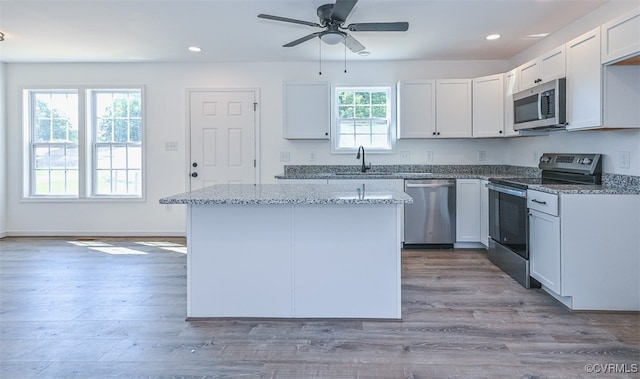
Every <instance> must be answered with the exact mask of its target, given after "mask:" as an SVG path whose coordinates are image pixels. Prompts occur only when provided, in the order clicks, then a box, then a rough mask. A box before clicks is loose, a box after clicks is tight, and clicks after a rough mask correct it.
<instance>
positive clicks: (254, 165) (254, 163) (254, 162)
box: [253, 159, 258, 168]
mask: <svg viewBox="0 0 640 379" xmlns="http://www.w3.org/2000/svg"><path fill="white" fill-rule="evenodd" d="M253 167H254V168H256V167H258V166H257V164H256V160H255V159H254V160H253Z"/></svg>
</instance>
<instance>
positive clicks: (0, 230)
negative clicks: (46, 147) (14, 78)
mask: <svg viewBox="0 0 640 379" xmlns="http://www.w3.org/2000/svg"><path fill="white" fill-rule="evenodd" d="M5 81H6V79H5V64H4V63H2V62H0V238H2V237H6V235H7V196H6V195H7V142H6V138H7V137H6V135H7V133H6V112H5V109H6V107H5Z"/></svg>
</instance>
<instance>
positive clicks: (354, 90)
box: [332, 86, 395, 152]
mask: <svg viewBox="0 0 640 379" xmlns="http://www.w3.org/2000/svg"><path fill="white" fill-rule="evenodd" d="M334 94H335V97H334V99H335V113H334V114H335V115H336V116H335V118H334V122H333V133H332V136H333V150H334V152H355V151H356V150H357V149H358V147H359V146H363V147H364V148H365V149H367V150H369V151H379V152H384V151H386V152H391V151H392V150H393V146H394V140H395V133H394V128H393V125H392V120H393V117H392V114H393V109H394V106H393V105H394V104H392V100H393V93H392V87H390V86H386V87H336V88H335V91H334Z"/></svg>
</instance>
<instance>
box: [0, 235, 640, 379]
mask: <svg viewBox="0 0 640 379" xmlns="http://www.w3.org/2000/svg"><path fill="white" fill-rule="evenodd" d="M185 252H186V249H185V248H184V240H183V239H110V238H100V239H96V240H91V239H73V238H71V239H68V238H5V239H1V240H0V377H1V378H113V377H120V378H222V377H224V378H227V377H232V378H414V379H417V378H441V377H448V378H546V377H549V378H579V377H587V378H598V377H606V378H621V377H629V378H638V377H639V375H640V374H638V369H639V368H638V365H640V314H639V313H606V312H571V311H568V310H567V309H566V308H564V307H563V306H562V305H560V304H559V303H557V302H556V301H555V300H553V299H552V298H551V297H549V296H548V295H546V294H544V293H543V292H541V291H540V290H527V289H524V288H523V287H521V286H520V285H518V284H517V283H516V282H514V281H513V280H512V279H511V278H510V277H508V276H507V275H506V274H504V273H502V272H501V271H500V270H499V269H497V268H496V267H494V266H493V265H492V264H491V263H490V262H489V261H488V260H487V258H486V254H485V253H484V252H483V251H479V250H464V251H461V250H456V251H446V250H444V251H404V252H403V279H402V280H403V286H402V296H403V318H402V320H401V321H385V320H383V321H376V320H255V319H240V320H230V319H226V320H205V321H185V314H186V285H187V283H186V256H185ZM232 253H233V252H230V254H232ZM328 279H330V278H328ZM594 280H597V278H594ZM318 285H322V283H319V284H318ZM585 365H595V366H588V367H587V368H589V369H590V370H596V372H594V373H592V372H589V370H588V369H586V368H585ZM591 367H595V369H592V368H591ZM605 370H606V371H605Z"/></svg>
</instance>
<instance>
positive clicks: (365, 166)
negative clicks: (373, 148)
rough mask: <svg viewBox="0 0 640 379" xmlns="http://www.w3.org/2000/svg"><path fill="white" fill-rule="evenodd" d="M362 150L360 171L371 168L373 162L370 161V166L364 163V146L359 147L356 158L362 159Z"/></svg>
mask: <svg viewBox="0 0 640 379" xmlns="http://www.w3.org/2000/svg"><path fill="white" fill-rule="evenodd" d="M360 150H362V167H361V168H360V172H367V170H371V162H369V166H367V165H366V164H365V163H364V147H363V146H360V147H359V148H358V154H357V155H356V159H360Z"/></svg>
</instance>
